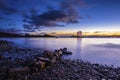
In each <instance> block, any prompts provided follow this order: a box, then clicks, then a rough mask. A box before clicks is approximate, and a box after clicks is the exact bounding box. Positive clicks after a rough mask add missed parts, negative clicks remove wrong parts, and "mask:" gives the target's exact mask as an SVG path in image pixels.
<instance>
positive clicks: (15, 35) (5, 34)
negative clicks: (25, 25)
mask: <svg viewBox="0 0 120 80" xmlns="http://www.w3.org/2000/svg"><path fill="white" fill-rule="evenodd" d="M0 37H23V36H22V35H19V34H15V33H6V32H0Z"/></svg>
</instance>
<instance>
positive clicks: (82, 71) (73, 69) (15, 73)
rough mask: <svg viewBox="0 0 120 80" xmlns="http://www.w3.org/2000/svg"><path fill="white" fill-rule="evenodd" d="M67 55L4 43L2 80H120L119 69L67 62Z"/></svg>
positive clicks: (1, 49)
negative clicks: (64, 57)
mask: <svg viewBox="0 0 120 80" xmlns="http://www.w3.org/2000/svg"><path fill="white" fill-rule="evenodd" d="M65 51H67V48H64V49H59V50H55V51H54V52H52V51H43V50H41V49H24V48H19V47H16V46H14V43H12V42H9V41H5V40H0V80H120V68H119V67H117V68H115V67H114V66H113V65H111V66H107V65H102V64H93V63H90V62H88V61H84V60H79V59H76V60H71V59H63V57H62V56H64V53H65ZM66 53H70V54H71V52H70V51H68V52H66ZM65 56H67V55H65Z"/></svg>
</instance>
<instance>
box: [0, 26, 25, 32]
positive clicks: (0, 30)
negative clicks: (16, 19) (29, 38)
mask: <svg viewBox="0 0 120 80" xmlns="http://www.w3.org/2000/svg"><path fill="white" fill-rule="evenodd" d="M23 31H24V30H21V29H17V28H14V27H12V28H8V29H0V32H6V33H19V32H23Z"/></svg>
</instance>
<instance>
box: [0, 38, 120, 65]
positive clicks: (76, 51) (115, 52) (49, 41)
mask: <svg viewBox="0 0 120 80" xmlns="http://www.w3.org/2000/svg"><path fill="white" fill-rule="evenodd" d="M0 39H5V40H8V41H12V42H14V43H16V44H17V45H19V46H22V47H30V48H42V49H47V50H54V49H59V48H64V47H67V48H68V50H70V51H72V52H73V55H69V56H66V57H65V58H71V59H83V60H87V61H90V62H92V63H102V64H107V65H115V66H120V38H0Z"/></svg>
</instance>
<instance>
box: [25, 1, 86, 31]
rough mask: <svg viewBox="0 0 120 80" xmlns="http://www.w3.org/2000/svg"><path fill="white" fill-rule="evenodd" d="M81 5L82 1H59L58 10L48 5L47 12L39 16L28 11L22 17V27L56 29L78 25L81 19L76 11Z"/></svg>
mask: <svg viewBox="0 0 120 80" xmlns="http://www.w3.org/2000/svg"><path fill="white" fill-rule="evenodd" d="M83 5H85V4H84V3H83V0H69V1H62V0H61V2H60V4H59V8H58V9H54V8H53V7H51V5H48V6H47V9H48V11H46V12H43V13H41V14H37V13H35V12H33V11H30V13H29V14H24V15H23V18H24V19H23V22H24V23H25V24H24V26H23V27H24V28H27V29H33V28H34V29H37V28H41V27H58V26H65V25H67V24H73V23H79V19H81V18H82V17H81V16H80V15H79V10H78V9H79V7H80V6H83ZM25 25H27V26H25Z"/></svg>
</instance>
